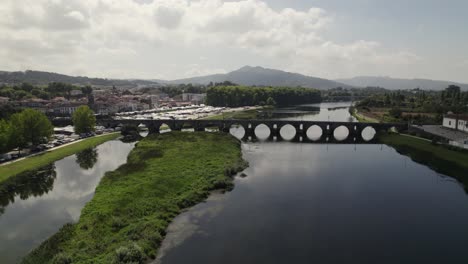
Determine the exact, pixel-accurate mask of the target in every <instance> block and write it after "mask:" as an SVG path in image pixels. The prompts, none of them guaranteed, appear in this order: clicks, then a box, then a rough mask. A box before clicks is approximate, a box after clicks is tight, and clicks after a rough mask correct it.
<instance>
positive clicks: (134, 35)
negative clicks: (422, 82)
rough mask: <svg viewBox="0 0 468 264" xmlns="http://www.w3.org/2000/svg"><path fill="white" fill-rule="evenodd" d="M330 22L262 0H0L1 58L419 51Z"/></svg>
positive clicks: (251, 58)
mask: <svg viewBox="0 0 468 264" xmlns="http://www.w3.org/2000/svg"><path fill="white" fill-rule="evenodd" d="M331 23H333V17H332V15H330V14H328V13H327V12H326V11H325V10H323V9H319V8H311V9H309V10H306V11H298V10H294V9H290V8H286V9H283V10H274V9H272V8H271V7H270V6H268V5H267V4H266V3H265V2H264V1H261V0H243V1H237V2H224V1H222V0H198V1H188V0H154V1H152V2H149V3H148V2H141V1H140V2H136V1H133V0H118V1H116V0H66V1H65V0H22V1H17V0H3V1H2V4H1V5H0V43H1V44H0V54H1V55H2V58H3V59H2V61H1V64H0V68H2V69H4V70H25V69H37V70H51V71H57V72H63V73H73V72H82V73H83V74H87V75H90V76H104V77H118V78H122V77H144V78H180V77H187V76H192V75H195V74H198V73H200V74H202V73H211V72H213V71H216V70H221V69H233V68H236V67H240V66H243V65H244V64H261V65H263V66H270V67H278V68H281V69H285V70H292V71H298V72H301V73H305V74H311V75H318V76H323V77H340V76H345V75H354V74H361V73H362V72H364V71H366V70H371V71H377V70H388V69H391V68H392V67H393V68H398V67H399V66H401V65H411V64H413V63H416V62H418V61H419V58H418V57H417V56H416V55H414V54H412V53H410V52H407V51H399V50H396V51H387V50H385V49H384V47H382V45H381V44H379V43H377V42H374V41H364V40H357V41H355V42H352V43H336V42H334V41H333V40H328V39H325V38H324V37H323V36H324V34H323V32H324V31H326V30H327V28H328V26H329V25H330V24H331ZM239 54H240V56H239ZM200 58H203V60H201V59H200ZM242 58H247V59H244V60H242Z"/></svg>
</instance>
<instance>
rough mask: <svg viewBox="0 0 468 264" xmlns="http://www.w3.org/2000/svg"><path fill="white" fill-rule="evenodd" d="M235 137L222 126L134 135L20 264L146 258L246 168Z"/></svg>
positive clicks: (97, 261)
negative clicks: (82, 201) (89, 195)
mask: <svg viewBox="0 0 468 264" xmlns="http://www.w3.org/2000/svg"><path fill="white" fill-rule="evenodd" d="M240 144H241V143H240V142H239V141H238V140H237V139H235V138H234V137H232V136H230V135H227V134H222V133H206V132H197V133H187V132H185V133H184V132H171V133H165V134H160V135H151V136H148V137H147V138H145V139H143V140H142V141H141V142H139V143H138V144H137V146H136V148H135V149H134V150H133V151H132V152H131V153H130V155H129V156H128V161H127V164H125V165H123V166H121V167H120V168H118V169H117V170H116V171H113V172H108V173H107V174H106V175H105V176H104V178H103V179H102V180H101V182H100V184H99V186H98V187H97V189H96V193H95V195H94V198H93V199H92V200H91V201H90V202H89V203H88V204H87V205H86V206H85V207H84V209H83V210H82V214H81V217H80V220H79V222H78V223H76V224H73V225H71V224H70V225H66V226H65V227H63V228H62V229H61V230H60V231H59V232H58V233H57V234H56V235H54V236H53V237H51V238H50V239H48V240H47V241H45V242H44V243H43V244H42V245H41V246H40V247H39V248H37V249H36V250H34V251H33V252H32V253H30V254H29V255H28V256H27V257H26V258H25V259H24V260H23V263H34V264H39V263H54V262H53V261H54V259H55V260H60V261H62V262H61V263H68V262H67V261H72V262H71V263H127V262H128V263H130V261H131V262H132V263H144V262H146V261H148V260H149V259H152V258H155V256H156V253H157V249H158V247H159V246H160V243H161V242H162V239H163V237H164V236H165V230H166V228H167V226H168V225H169V223H170V222H171V220H172V219H173V218H174V217H175V216H177V215H178V214H179V213H180V212H181V210H182V209H183V208H187V207H190V206H192V205H194V204H196V203H198V202H200V201H203V200H204V199H205V198H206V197H207V196H208V194H209V192H210V191H211V190H214V189H229V188H230V187H232V178H231V177H230V176H232V175H233V174H234V173H236V172H238V171H240V170H242V169H244V168H245V167H246V163H245V162H244V161H243V159H242V153H241V147H240Z"/></svg>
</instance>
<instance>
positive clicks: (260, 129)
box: [253, 123, 272, 140]
mask: <svg viewBox="0 0 468 264" xmlns="http://www.w3.org/2000/svg"><path fill="white" fill-rule="evenodd" d="M253 130H254V135H255V137H256V138H258V139H260V140H267V139H268V138H269V137H270V135H271V133H272V131H271V129H270V128H269V127H268V126H267V125H266V124H264V123H261V124H258V125H256V126H254V129H253Z"/></svg>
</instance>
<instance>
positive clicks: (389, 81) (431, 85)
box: [336, 76, 468, 91]
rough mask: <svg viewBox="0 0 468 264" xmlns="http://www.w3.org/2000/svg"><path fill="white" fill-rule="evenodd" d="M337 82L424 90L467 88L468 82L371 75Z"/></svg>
mask: <svg viewBox="0 0 468 264" xmlns="http://www.w3.org/2000/svg"><path fill="white" fill-rule="evenodd" d="M336 81H338V82H342V83H345V84H347V85H351V86H358V87H367V86H372V87H383V88H386V89H390V90H398V89H401V90H405V89H413V88H421V89H424V90H437V91H440V90H444V89H445V88H447V87H448V86H449V85H452V84H453V85H457V86H460V87H461V89H462V90H468V84H463V83H457V82H450V81H438V80H429V79H398V78H391V77H373V76H360V77H354V78H350V79H338V80H336Z"/></svg>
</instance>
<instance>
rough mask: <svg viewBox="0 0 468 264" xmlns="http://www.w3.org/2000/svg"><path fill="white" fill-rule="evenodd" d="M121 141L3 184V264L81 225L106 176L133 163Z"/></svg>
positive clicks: (0, 225)
mask: <svg viewBox="0 0 468 264" xmlns="http://www.w3.org/2000/svg"><path fill="white" fill-rule="evenodd" d="M133 147H134V144H133V143H122V142H121V141H118V140H113V141H109V142H106V143H104V144H102V145H100V146H98V147H97V148H95V149H89V150H86V151H83V152H81V153H78V154H77V155H72V156H69V157H67V158H64V159H62V160H59V161H57V162H54V163H53V164H51V165H50V166H47V167H44V168H43V169H41V170H39V171H36V172H32V173H28V174H25V175H22V176H19V177H15V178H11V179H10V180H9V181H7V182H6V183H2V184H0V263H2V264H9V263H18V262H19V261H20V260H21V258H22V257H23V256H25V255H26V254H27V253H28V252H29V251H30V250H32V249H34V248H35V247H37V246H39V245H40V243H41V242H42V241H44V240H45V239H47V238H48V237H50V236H51V235H53V234H55V233H56V232H57V231H58V230H59V229H60V228H61V227H62V226H63V225H64V224H66V223H73V222H76V221H78V219H79V217H80V212H81V209H82V208H83V207H84V205H85V204H86V203H87V202H88V201H89V200H91V198H92V197H93V195H94V190H95V189H96V186H97V185H98V184H99V181H100V179H101V178H102V176H104V174H105V172H107V171H113V170H115V169H117V168H118V167H119V166H120V165H122V164H124V163H125V162H126V161H127V156H128V154H129V153H130V151H131V150H132V149H133Z"/></svg>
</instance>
